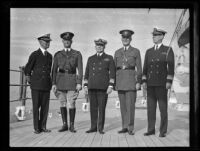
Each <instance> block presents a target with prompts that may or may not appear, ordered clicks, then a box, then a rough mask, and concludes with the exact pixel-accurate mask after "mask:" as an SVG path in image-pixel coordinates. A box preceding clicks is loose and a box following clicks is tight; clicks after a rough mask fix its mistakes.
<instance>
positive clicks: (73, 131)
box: [69, 108, 76, 133]
mask: <svg viewBox="0 0 200 151" xmlns="http://www.w3.org/2000/svg"><path fill="white" fill-rule="evenodd" d="M75 113H76V108H73V109H69V117H70V127H69V130H70V132H72V133H76V130H75V129H74V119H75Z"/></svg>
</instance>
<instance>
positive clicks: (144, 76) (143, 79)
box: [142, 75, 147, 83]
mask: <svg viewBox="0 0 200 151" xmlns="http://www.w3.org/2000/svg"><path fill="white" fill-rule="evenodd" d="M144 82H147V76H146V75H143V76H142V83H144Z"/></svg>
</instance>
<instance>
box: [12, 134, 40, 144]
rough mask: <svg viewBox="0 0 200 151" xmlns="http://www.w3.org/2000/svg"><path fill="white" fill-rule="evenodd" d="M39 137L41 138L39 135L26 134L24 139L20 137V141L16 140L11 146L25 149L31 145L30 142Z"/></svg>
mask: <svg viewBox="0 0 200 151" xmlns="http://www.w3.org/2000/svg"><path fill="white" fill-rule="evenodd" d="M37 137H39V135H38V134H34V133H28V134H24V137H19V139H18V140H16V141H15V142H10V146H13V147H23V146H25V144H27V143H29V142H30V141H32V140H33V139H35V138H37Z"/></svg>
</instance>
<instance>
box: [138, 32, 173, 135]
mask: <svg viewBox="0 0 200 151" xmlns="http://www.w3.org/2000/svg"><path fill="white" fill-rule="evenodd" d="M165 34H166V31H164V30H162V29H157V28H154V30H153V32H152V35H153V43H154V44H155V45H154V46H153V47H152V48H149V49H148V50H147V51H146V54H145V60H144V66H143V76H142V82H143V88H144V89H147V118H148V128H147V132H146V133H144V135H145V136H149V135H154V134H155V123H156V107H157V102H158V105H159V109H160V116H161V122H160V134H159V137H165V136H166V133H167V125H168V113H167V106H168V100H167V91H168V89H170V88H171V85H172V81H173V77H174V53H173V50H172V48H171V47H168V46H165V45H163V44H162V40H163V38H164V36H165Z"/></svg>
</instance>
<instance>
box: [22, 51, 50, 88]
mask: <svg viewBox="0 0 200 151" xmlns="http://www.w3.org/2000/svg"><path fill="white" fill-rule="evenodd" d="M51 66H52V55H51V54H50V53H49V52H47V55H46V56H44V54H43V53H42V51H41V50H40V49H38V50H36V51H34V52H33V53H31V55H30V57H29V60H28V63H27V64H26V66H25V69H24V72H25V75H26V76H30V87H31V89H34V90H46V91H50V90H51V86H52V80H51V75H50V73H51Z"/></svg>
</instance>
